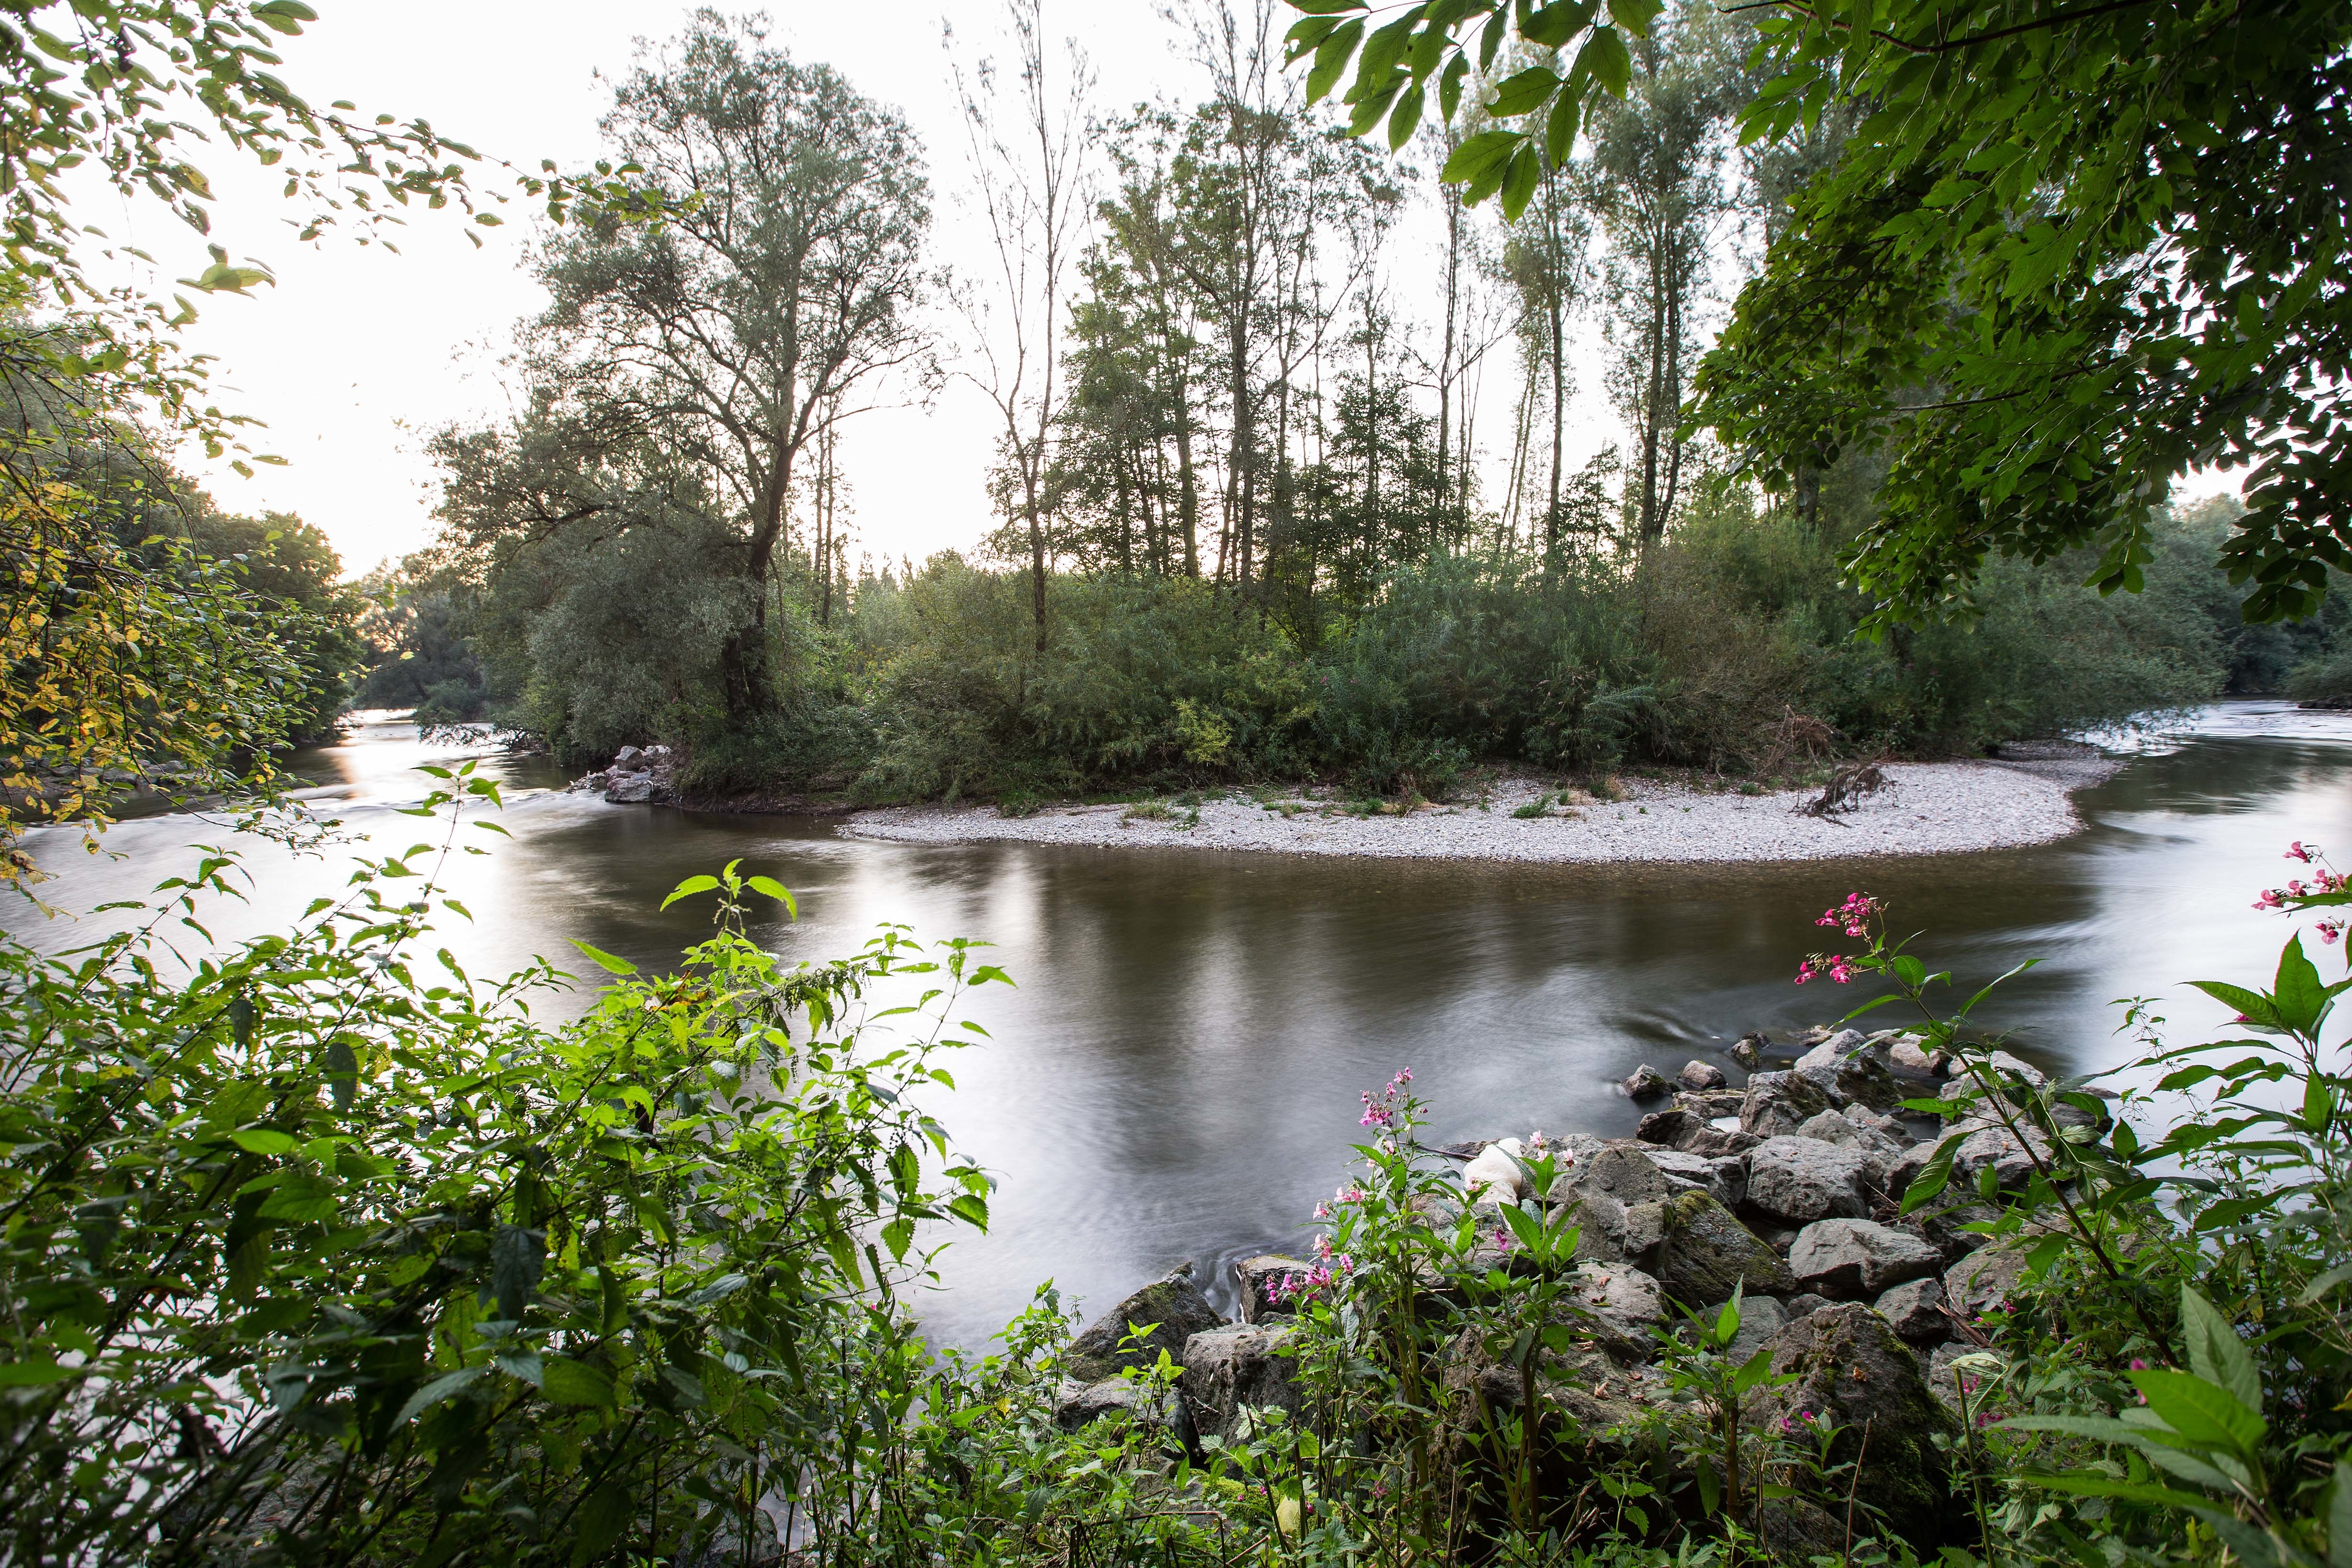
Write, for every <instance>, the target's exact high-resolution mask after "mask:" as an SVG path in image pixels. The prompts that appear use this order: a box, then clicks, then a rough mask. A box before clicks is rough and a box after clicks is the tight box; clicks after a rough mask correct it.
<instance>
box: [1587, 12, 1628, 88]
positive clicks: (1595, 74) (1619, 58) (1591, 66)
mask: <svg viewBox="0 0 2352 1568" xmlns="http://www.w3.org/2000/svg"><path fill="white" fill-rule="evenodd" d="M1576 68H1577V69H1578V70H1580V71H1584V72H1588V73H1590V74H1591V78H1592V79H1593V80H1595V81H1597V82H1599V83H1600V84H1601V87H1602V88H1603V89H1606V90H1607V91H1608V93H1609V96H1610V97H1612V98H1622V97H1624V96H1625V89H1626V88H1627V87H1629V86H1631V85H1632V84H1633V56H1632V55H1630V54H1628V53H1627V52H1626V49H1625V37H1624V35H1623V34H1622V33H1620V32H1619V31H1618V30H1617V29H1616V28H1614V27H1595V28H1593V29H1592V37H1589V38H1587V39H1585V40H1584V47H1583V48H1582V49H1580V50H1579V51H1578V53H1577V57H1576Z"/></svg>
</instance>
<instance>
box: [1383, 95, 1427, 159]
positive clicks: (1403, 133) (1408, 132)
mask: <svg viewBox="0 0 2352 1568" xmlns="http://www.w3.org/2000/svg"><path fill="white" fill-rule="evenodd" d="M1422 103H1423V93H1422V89H1421V84H1420V83H1419V82H1415V83H1413V84H1412V86H1411V87H1408V88H1406V89H1404V90H1403V91H1402V92H1401V93H1399V94H1397V100H1396V107H1395V108H1394V109H1392V110H1390V111H1389V151H1390V152H1391V153H1394V152H1398V151H1401V150H1402V148H1403V146H1404V144H1405V143H1406V142H1410V141H1412V133H1413V132H1414V130H1415V129H1417V128H1418V127H1419V126H1420V124H1421V106H1422Z"/></svg>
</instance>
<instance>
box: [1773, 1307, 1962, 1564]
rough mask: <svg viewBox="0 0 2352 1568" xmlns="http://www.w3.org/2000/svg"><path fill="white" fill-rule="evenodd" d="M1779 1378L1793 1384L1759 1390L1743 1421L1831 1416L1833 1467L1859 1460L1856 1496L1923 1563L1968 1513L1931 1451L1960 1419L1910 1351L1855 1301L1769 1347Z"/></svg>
mask: <svg viewBox="0 0 2352 1568" xmlns="http://www.w3.org/2000/svg"><path fill="white" fill-rule="evenodd" d="M1766 1348H1767V1350H1769V1352H1770V1354H1771V1362H1770V1366H1771V1369H1772V1371H1773V1373H1775V1374H1776V1375H1792V1377H1793V1381H1791V1382H1790V1383H1787V1384H1781V1385H1780V1386H1778V1387H1773V1386H1769V1385H1768V1386H1764V1387H1759V1388H1758V1389H1757V1390H1756V1391H1755V1392H1754V1393H1753V1394H1750V1395H1749V1396H1748V1407H1747V1411H1746V1415H1747V1416H1748V1419H1749V1420H1750V1421H1752V1422H1756V1423H1758V1424H1763V1423H1767V1422H1774V1423H1777V1422H1779V1421H1780V1420H1781V1419H1783V1418H1787V1419H1790V1420H1792V1421H1793V1420H1796V1419H1797V1418H1798V1417H1799V1415H1800V1414H1801V1413H1803V1414H1805V1415H1810V1416H1815V1417H1817V1416H1827V1417H1829V1418H1830V1419H1831V1420H1832V1421H1833V1422H1835V1423H1836V1424H1837V1426H1838V1427H1839V1432H1838V1435H1837V1438H1836V1441H1835V1442H1834V1444H1833V1445H1832V1447H1831V1450H1830V1462H1831V1463H1832V1464H1839V1463H1848V1462H1852V1461H1853V1460H1855V1459H1856V1458H1861V1457H1862V1455H1861V1450H1862V1445H1863V1441H1864V1431H1865V1429H1866V1430H1867V1432H1868V1434H1869V1444H1870V1452H1869V1455H1868V1456H1867V1458H1864V1460H1863V1462H1862V1463H1861V1464H1860V1465H1859V1466H1858V1467H1857V1468H1856V1469H1855V1470H1854V1472H1853V1475H1854V1486H1855V1491H1856V1495H1857V1496H1858V1497H1859V1498H1861V1500H1863V1501H1864V1502H1867V1503H1869V1504H1870V1505H1871V1506H1873V1507H1874V1508H1876V1509H1878V1510H1880V1511H1881V1512H1883V1513H1885V1516H1886V1521H1887V1523H1888V1524H1889V1525H1891V1526H1892V1527H1893V1528H1894V1531H1895V1533H1896V1534H1897V1535H1900V1536H1901V1537H1903V1539H1904V1540H1905V1541H1906V1542H1909V1543H1910V1544H1911V1547H1912V1550H1914V1551H1915V1552H1918V1553H1919V1554H1920V1556H1921V1557H1922V1558H1923V1559H1924V1558H1926V1557H1927V1556H1928V1555H1929V1554H1930V1553H1932V1552H1934V1551H1935V1550H1936V1549H1937V1547H1938V1546H1940V1545H1942V1544H1943V1543H1944V1542H1946V1541H1948V1540H1951V1539H1953V1538H1954V1537H1955V1536H1956V1535H1957V1534H1958V1527H1959V1525H1960V1523H1961V1521H1962V1520H1963V1517H1964V1516H1965V1514H1966V1513H1967V1510H1966V1509H1965V1508H1964V1507H1962V1506H1961V1505H1960V1504H1959V1503H1958V1501H1957V1500H1956V1499H1955V1497H1954V1495H1953V1491H1952V1474H1951V1466H1950V1462H1949V1460H1948V1458H1946V1456H1945V1454H1944V1453H1943V1452H1942V1451H1941V1450H1939V1449H1938V1448H1937V1446H1936V1439H1937V1437H1938V1436H1941V1437H1943V1438H1945V1439H1946V1440H1947V1441H1948V1442H1954V1441H1957V1439H1958V1436H1959V1423H1958V1421H1956V1420H1954V1419H1953V1417H1952V1414H1951V1412H1950V1411H1948V1410H1947V1409H1946V1408H1945V1407H1944V1405H1943V1403H1942V1402H1941V1401H1940V1400H1938V1399H1937V1397H1936V1396H1935V1394H1934V1393H1933V1392H1931V1391H1930V1389H1929V1388H1928V1385H1927V1373H1926V1371H1925V1370H1924V1369H1923V1368H1922V1367H1921V1365H1920V1363H1919V1358H1918V1357H1917V1356H1916V1355H1914V1354H1913V1353H1912V1352H1911V1347H1910V1346H1908V1345H1906V1344H1905V1343H1904V1342H1902V1341H1901V1340H1900V1339H1898V1338H1897V1337H1896V1336H1895V1330H1894V1329H1893V1327H1892V1326H1891V1325H1889V1324H1888V1322H1887V1321H1886V1320H1885V1319H1884V1318H1882V1317H1880V1316H1879V1315H1878V1314H1877V1313H1876V1312H1874V1311H1873V1310H1870V1309H1869V1308H1868V1307H1865V1306H1863V1305H1861V1304H1860V1303H1859V1302H1847V1303H1843V1304H1841V1305H1839V1306H1835V1307H1824V1308H1822V1310H1820V1311H1818V1312H1815V1313H1813V1314H1812V1315H1811V1316H1810V1317H1806V1318H1801V1319H1799V1320H1798V1321H1795V1322H1793V1323H1790V1325H1789V1326H1788V1327H1787V1328H1785V1329H1783V1330H1781V1331H1780V1332H1779V1333H1777V1334H1775V1335H1773V1336H1772V1338H1771V1339H1770V1340H1769V1342H1767V1345H1766Z"/></svg>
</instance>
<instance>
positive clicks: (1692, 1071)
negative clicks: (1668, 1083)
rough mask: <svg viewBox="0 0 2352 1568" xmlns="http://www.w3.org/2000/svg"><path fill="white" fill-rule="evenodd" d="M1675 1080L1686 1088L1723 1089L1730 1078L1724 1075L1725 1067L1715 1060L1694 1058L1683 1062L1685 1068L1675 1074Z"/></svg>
mask: <svg viewBox="0 0 2352 1568" xmlns="http://www.w3.org/2000/svg"><path fill="white" fill-rule="evenodd" d="M1728 1081H1730V1080H1729V1079H1726V1078H1725V1077H1724V1076H1723V1069H1722V1068H1719V1067H1717V1066H1716V1065H1715V1064H1714V1063H1713V1062H1702V1061H1696V1060H1694V1061H1687V1062H1685V1063H1683V1070H1682V1071H1680V1072H1678V1073H1676V1074H1675V1082H1676V1083H1679V1084H1681V1085H1682V1086H1683V1087H1684V1088H1685V1089H1721V1088H1722V1087H1723V1086H1724V1085H1725V1084H1726V1083H1727V1082H1728Z"/></svg>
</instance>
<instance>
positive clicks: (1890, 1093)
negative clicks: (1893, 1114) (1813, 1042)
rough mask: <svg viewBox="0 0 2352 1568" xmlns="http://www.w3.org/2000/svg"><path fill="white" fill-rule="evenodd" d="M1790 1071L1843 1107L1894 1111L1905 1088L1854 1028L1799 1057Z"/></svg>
mask: <svg viewBox="0 0 2352 1568" xmlns="http://www.w3.org/2000/svg"><path fill="white" fill-rule="evenodd" d="M1791 1070H1793V1071H1794V1072H1795V1073H1796V1075H1797V1076H1798V1077H1800V1078H1801V1079H1806V1080H1807V1081H1808V1082H1810V1083H1812V1084H1813V1085H1815V1086H1816V1087H1818V1088H1819V1089H1821V1090H1822V1093H1823V1094H1825V1095H1827V1096H1828V1097H1829V1098H1830V1099H1831V1100H1832V1101H1833V1102H1834V1103H1835V1104H1837V1105H1838V1106H1839V1107H1841V1108H1842V1107H1844V1106H1846V1105H1851V1104H1862V1105H1867V1106H1869V1107H1871V1108H1872V1109H1873V1110H1894V1109H1895V1107H1896V1106H1898V1105H1900V1104H1902V1103H1903V1100H1904V1093H1903V1086H1902V1085H1901V1084H1900V1083H1897V1082H1896V1081H1895V1075H1894V1073H1892V1072H1891V1071H1889V1070H1888V1069H1887V1066H1886V1063H1885V1061H1883V1060H1881V1059H1880V1058H1879V1056H1878V1054H1877V1053H1876V1052H1875V1051H1874V1050H1872V1049H1871V1047H1870V1045H1869V1042H1867V1041H1866V1040H1864V1038H1863V1037H1862V1036H1861V1035H1860V1033H1858V1032H1857V1031H1855V1030H1853V1029H1841V1030H1839V1031H1838V1032H1837V1033H1836V1034H1834V1035H1832V1036H1831V1037H1829V1038H1828V1039H1826V1040H1823V1041H1822V1043H1821V1044H1820V1045H1818V1046H1815V1047H1813V1048H1812V1049H1811V1050H1810V1051H1807V1052H1806V1053H1805V1054H1804V1055H1803V1056H1801V1057H1799V1058H1797V1065H1796V1067H1795V1068H1793V1069H1791Z"/></svg>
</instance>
